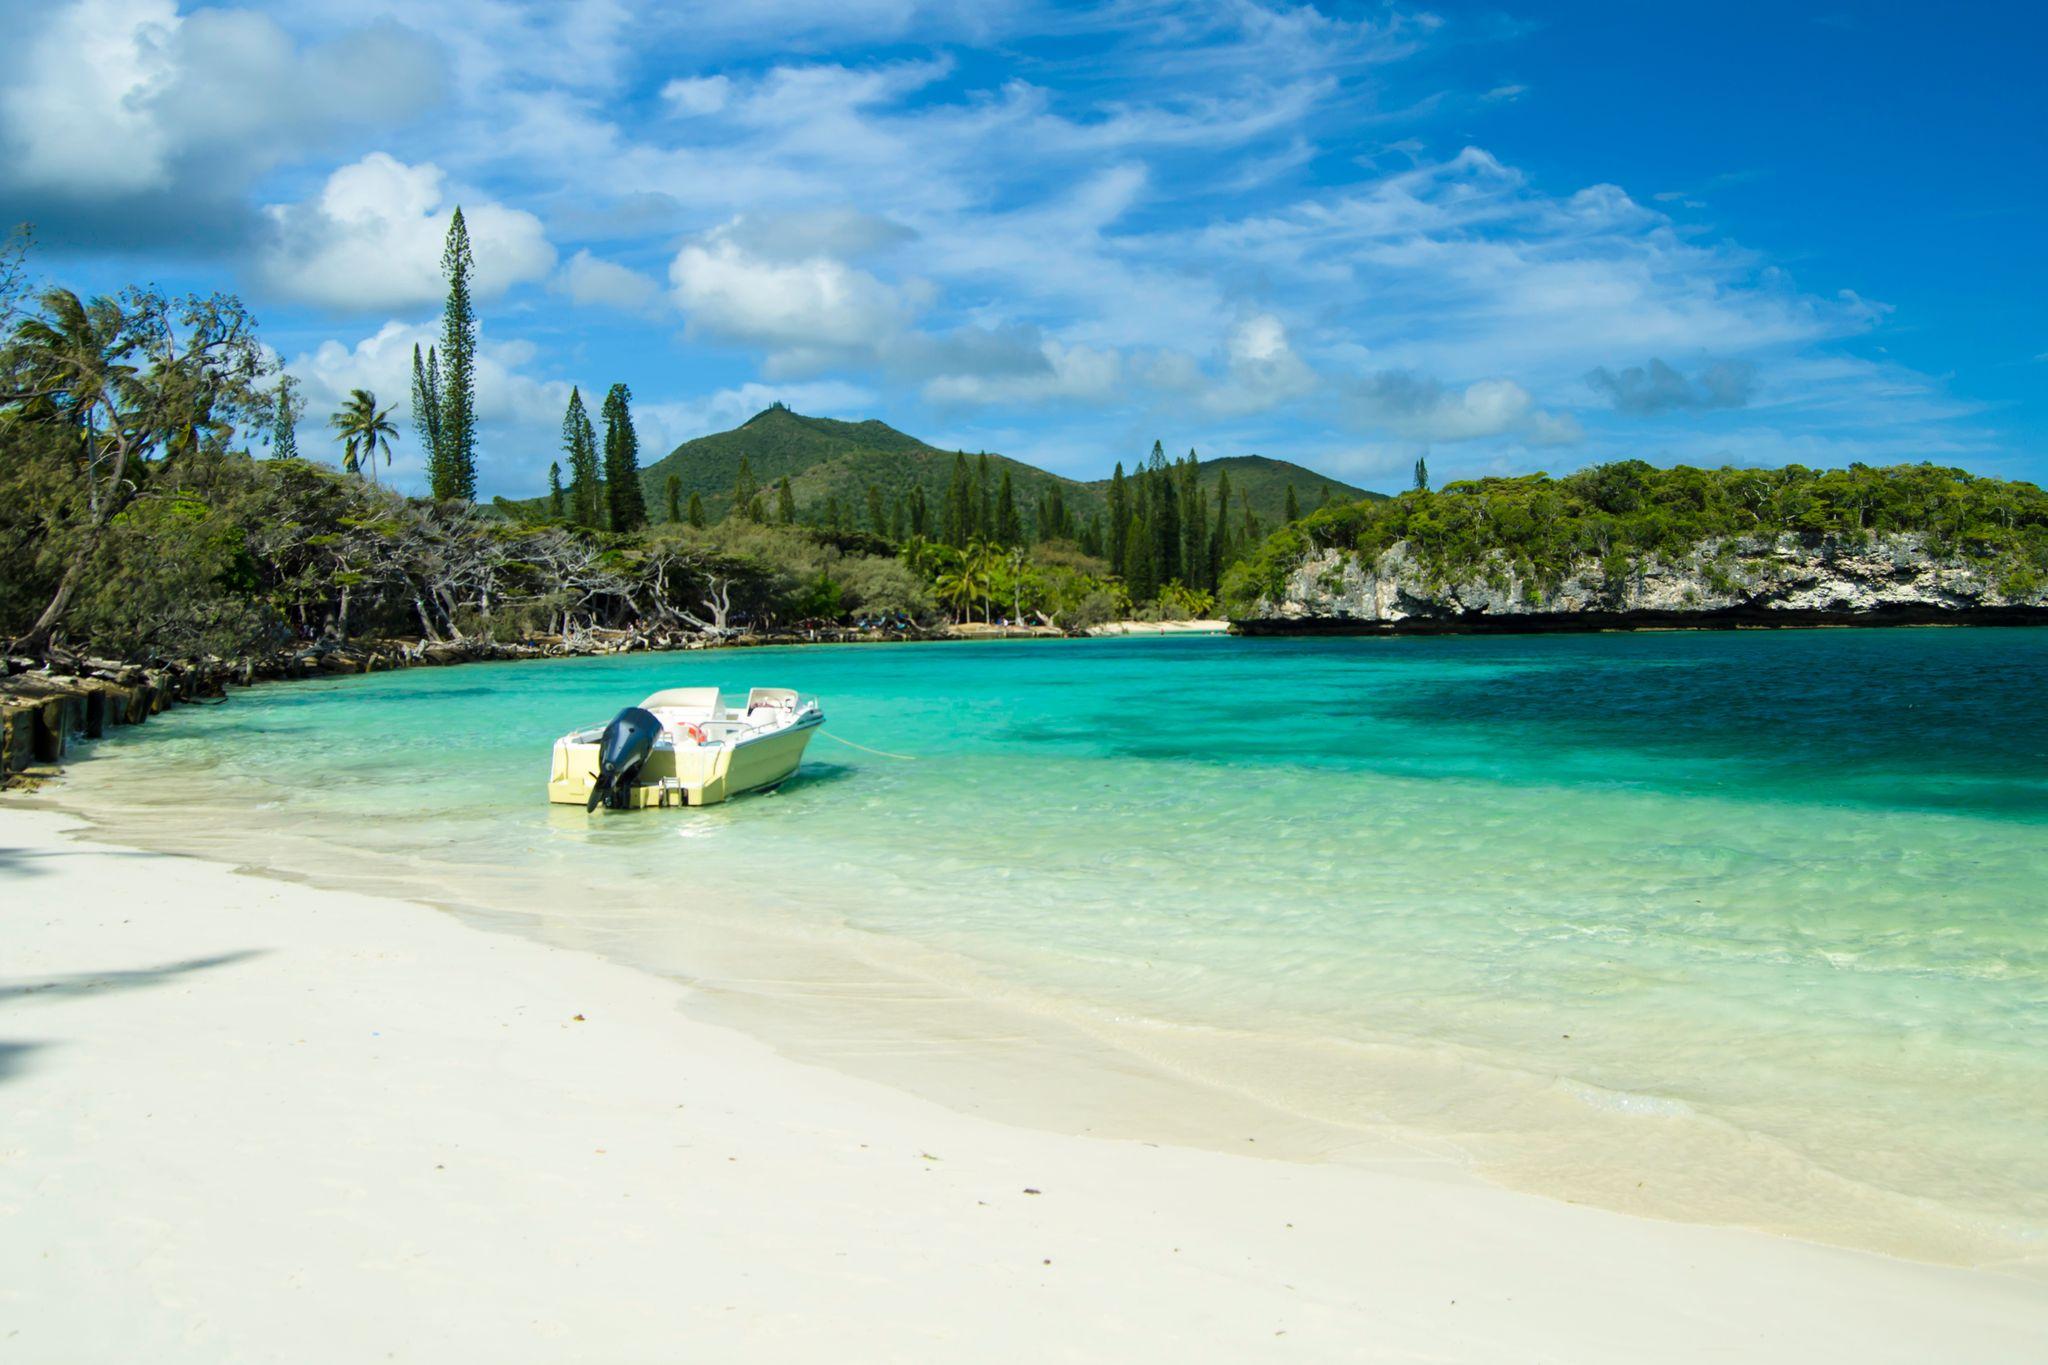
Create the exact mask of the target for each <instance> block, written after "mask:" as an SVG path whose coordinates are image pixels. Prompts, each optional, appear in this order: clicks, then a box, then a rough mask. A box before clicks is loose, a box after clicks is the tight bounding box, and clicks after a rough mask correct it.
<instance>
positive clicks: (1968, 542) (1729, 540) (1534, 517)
mask: <svg viewBox="0 0 2048 1365" xmlns="http://www.w3.org/2000/svg"><path fill="white" fill-rule="evenodd" d="M1896 533H1914V534H1918V535H1921V536H1923V537H1925V539H1926V543H1927V545H1928V547H1929V548H1930V549H1931V550H1933V551H1934V552H1936V553H1938V554H1944V555H1951V556H1960V557H1963V558H1965V559H1969V560H1972V561H1975V562H1977V563H1980V564H1985V565H1988V566H1990V567H1991V568H1992V570H1993V572H1994V574H1995V575H1996V576H1997V577H1996V578H1995V581H1996V582H1999V583H2001V584H2002V583H2016V584H2017V583H2025V582H2029V581H2032V580H2031V579H2030V578H2029V577H2028V576H2029V575H2032V574H2043V573H2048V493H2044V492H2043V491H2042V490H2041V489H2039V488H2037V487H2036V486H2034V485H2033V484H2028V483H2016V482H2008V481H2006V480H2002V479H1987V478H1979V477H1976V476H1974V475H1971V474H1968V473H1965V472H1964V471H1962V470H1960V469H1949V468H1944V467H1941V466H1938V465H1932V464H1920V465H1894V466H1891V467H1888V468H1873V467H1871V466H1868V465H1862V464H1855V465H1851V466H1849V468H1847V469H1833V470H1815V469H1808V468H1806V467H1805V466H1802V465H1789V466H1787V467H1785V468H1783V469H1739V468H1722V469H1695V468H1691V467H1688V466H1683V465H1681V466H1679V467H1677V468H1673V469H1658V468H1656V467H1654V466H1652V465H1649V464H1646V463H1644V462H1643V461H1640V460H1625V461H1621V462H1619V463H1615V464H1607V465H1598V466H1595V467H1593V468H1590V469H1584V470H1581V471H1579V472H1578V473H1576V474H1570V475H1567V476H1565V477H1563V478H1556V479H1553V478H1551V477H1549V476H1548V475H1544V474H1531V475H1526V476H1522V477H1519V478H1489V479H1477V480H1470V481H1460V482H1453V483H1450V484H1446V485H1445V486H1444V487H1443V488H1442V489H1441V490H1438V491H1436V492H1429V491H1427V490H1423V489H1417V490H1415V491H1413V492H1408V493H1404V494H1402V495H1401V496H1400V497H1398V498H1394V499H1391V500H1385V501H1379V502H1354V503H1338V504H1332V505H1330V506H1328V507H1325V508H1323V509H1322V510H1320V511H1317V512H1313V513H1311V514H1310V515H1309V516H1308V517H1307V518H1305V519H1304V520H1303V521H1302V522H1300V523H1299V524H1297V525H1292V526H1288V527H1285V528H1283V529H1282V530H1281V531H1279V532H1277V533H1275V534H1274V535H1273V536H1271V537H1269V538H1268V539H1267V540H1266V541H1265V542H1264V543H1263V544H1261V545H1260V546H1258V548H1257V549H1256V551H1255V552H1254V553H1253V554H1252V555H1250V556H1249V557H1248V558H1247V559H1246V560H1245V561H1244V562H1243V563H1242V564H1241V565H1239V566H1238V568H1237V570H1235V571H1233V572H1232V573H1231V574H1230V575H1229V576H1228V582H1227V583H1226V588H1225V593H1224V596H1225V599H1226V600H1227V601H1228V602H1229V604H1230V605H1231V606H1232V607H1233V608H1235V609H1244V608H1247V607H1249V606H1250V605H1251V603H1253V602H1254V601H1256V600H1257V599H1258V598H1260V597H1272V596H1274V595H1276V594H1277V593H1278V592H1279V591H1280V589H1281V586H1282V585H1283V584H1284V582H1285V580H1286V577H1287V574H1288V573H1289V572H1290V571H1291V570H1292V569H1293V567H1294V566H1295V565H1297V564H1299V563H1300V562H1301V561H1302V559H1304V558H1305V557H1306V556H1307V555H1309V554H1310V553H1312V552H1313V551H1315V550H1318V549H1328V548H1337V549H1343V550H1348V551H1352V552H1354V553H1355V554H1357V555H1359V556H1360V557H1361V558H1363V559H1367V560H1370V559H1373V558H1376V557H1377V556H1379V555H1380V554H1382V553H1384V552H1385V551H1387V550H1388V549H1391V548H1392V547H1393V546H1394V545H1396V544H1399V543H1403V542H1405V543H1406V544H1407V545H1408V547H1409V549H1410V551H1411V553H1413V554H1414V555H1416V556H1417V558H1418V560H1419V561H1420V564H1421V566H1422V569H1423V571H1424V572H1425V573H1426V574H1428V575H1429V576H1430V577H1431V578H1432V579H1433V580H1434V581H1438V582H1449V581H1454V580H1459V579H1465V578H1470V577H1473V576H1481V577H1494V578H1496V579H1497V580H1504V578H1505V575H1506V573H1507V571H1508V570H1510V569H1511V570H1512V571H1513V572H1514V574H1515V575H1516V576H1518V577H1519V578H1520V579H1521V580H1522V581H1524V582H1525V583H1528V584H1530V585H1532V587H1533V588H1534V589H1535V590H1536V591H1537V592H1538V593H1542V592H1547V591H1552V590H1554V589H1555V588H1556V587H1557V585H1558V584H1559V583H1561V582H1562V581H1563V580H1564V578H1566V577H1567V576H1568V575H1570V574H1571V573H1572V572H1574V571H1575V570H1577V569H1578V568H1579V567H1580V566H1582V565H1585V564H1588V563H1597V564H1598V565H1599V566H1600V567H1601V570H1602V572H1603V573H1604V574H1606V576H1607V577H1608V578H1609V579H1610V580H1613V581H1619V580H1621V579H1623V578H1625V577H1627V576H1628V575H1629V574H1631V573H1633V572H1635V571H1636V569H1637V567H1638V566H1640V565H1642V564H1643V563H1645V562H1648V561H1652V560H1657V561H1665V562H1669V561H1673V560H1676V559H1678V558H1679V557H1681V556H1684V555H1687V554H1689V553H1692V552H1693V551H1695V550H1697V549H1701V548H1703V547H1706V546H1709V545H1713V546H1717V547H1718V549H1717V550H1716V552H1715V553H1714V554H1713V555H1712V556H1711V557H1710V559H1709V561H1708V565H1707V574H1708V577H1709V582H1710V583H1713V584H1715V585H1716V586H1720V585H1722V584H1731V585H1732V583H1733V581H1734V580H1733V578H1732V575H1731V570H1732V567H1733V562H1734V555H1735V553H1736V546H1738V545H1745V544H1746V545H1750V546H1752V547H1754V548H1756V549H1757V550H1758V552H1762V549H1763V548H1764V547H1766V546H1767V543H1768V542H1769V541H1771V540H1774V539H1775V538H1776V537H1778V536H1780V535H1785V534H1794V535H1799V536H1803V537H1809V538H1821V537H1833V538H1837V539H1845V540H1849V541H1865V540H1867V539H1868V538H1869V537H1871V536H1873V535H1889V534H1896Z"/></svg>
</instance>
